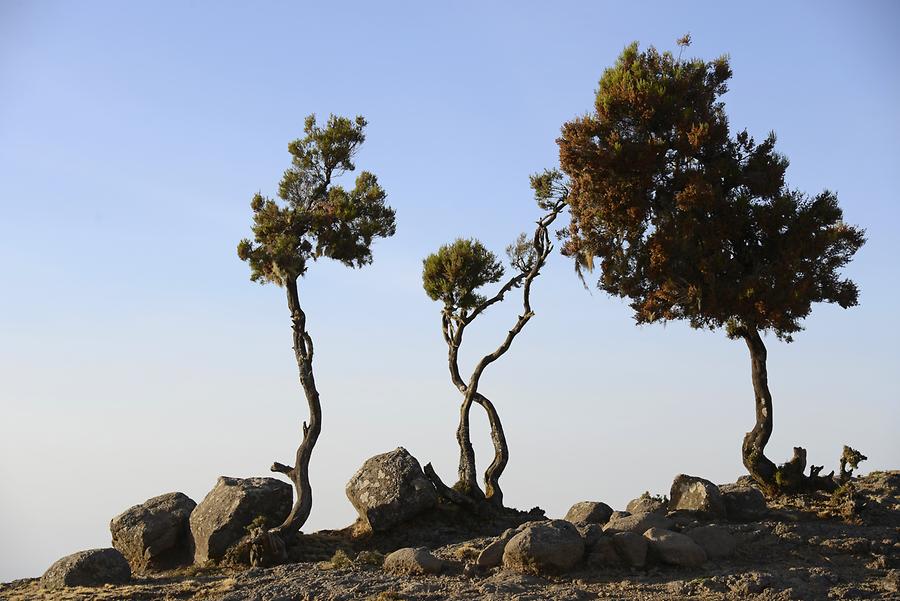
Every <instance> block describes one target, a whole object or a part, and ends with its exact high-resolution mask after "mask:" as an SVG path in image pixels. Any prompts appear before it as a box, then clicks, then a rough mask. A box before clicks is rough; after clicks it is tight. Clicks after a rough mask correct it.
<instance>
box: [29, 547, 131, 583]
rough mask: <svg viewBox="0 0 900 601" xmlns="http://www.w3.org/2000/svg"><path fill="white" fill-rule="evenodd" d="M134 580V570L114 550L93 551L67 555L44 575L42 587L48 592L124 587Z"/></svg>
mask: <svg viewBox="0 0 900 601" xmlns="http://www.w3.org/2000/svg"><path fill="white" fill-rule="evenodd" d="M129 580H131V567H129V565H128V561H126V560H125V557H124V556H123V555H122V554H121V553H119V552H118V551H116V550H115V549H91V550H89V551H79V552H78V553H72V554H71V555H66V556H65V557H63V558H62V559H59V560H57V561H56V562H55V563H54V564H53V565H52V566H50V567H49V568H48V569H47V571H46V572H44V575H43V576H41V586H43V587H44V588H48V589H56V588H63V587H66V586H101V585H104V584H125V583H126V582H128V581H129Z"/></svg>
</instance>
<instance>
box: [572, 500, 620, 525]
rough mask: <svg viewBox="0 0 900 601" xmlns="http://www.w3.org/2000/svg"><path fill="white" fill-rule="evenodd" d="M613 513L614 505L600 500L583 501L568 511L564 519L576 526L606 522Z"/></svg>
mask: <svg viewBox="0 0 900 601" xmlns="http://www.w3.org/2000/svg"><path fill="white" fill-rule="evenodd" d="M612 513H613V510H612V507H610V506H609V505H607V504H606V503H601V502H599V501H581V502H580V503H575V504H574V505H572V507H570V508H569V511H568V512H566V517H564V518H563V519H564V520H566V521H567V522H572V523H573V524H575V525H576V526H583V525H585V524H605V523H606V522H607V521H608V520H609V516H611V515H612Z"/></svg>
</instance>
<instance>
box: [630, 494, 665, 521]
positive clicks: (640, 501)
mask: <svg viewBox="0 0 900 601" xmlns="http://www.w3.org/2000/svg"><path fill="white" fill-rule="evenodd" d="M625 509H626V510H627V511H628V513H661V514H662V515H666V511H668V509H669V503H668V500H667V499H666V498H665V497H663V498H659V497H651V496H650V493H649V492H645V493H644V494H642V495H641V496H639V497H638V498H637V499H632V500H630V501H628V505H627V506H626V507H625Z"/></svg>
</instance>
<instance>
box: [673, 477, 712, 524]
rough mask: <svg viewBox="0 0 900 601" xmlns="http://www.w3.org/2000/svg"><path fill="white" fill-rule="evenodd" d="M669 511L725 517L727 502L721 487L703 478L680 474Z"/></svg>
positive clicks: (674, 482) (674, 483)
mask: <svg viewBox="0 0 900 601" xmlns="http://www.w3.org/2000/svg"><path fill="white" fill-rule="evenodd" d="M669 498H670V501H669V511H678V510H684V511H694V512H698V513H701V514H703V515H706V516H709V517H715V518H718V517H721V518H724V517H725V501H724V500H722V494H721V493H720V492H719V487H718V486H716V485H715V484H713V483H712V482H710V481H709V480H705V479H703V478H699V477H697V476H688V475H686V474H678V475H677V476H675V480H674V481H673V482H672V491H671V492H670V493H669Z"/></svg>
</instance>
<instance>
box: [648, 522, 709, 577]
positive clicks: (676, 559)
mask: <svg viewBox="0 0 900 601" xmlns="http://www.w3.org/2000/svg"><path fill="white" fill-rule="evenodd" d="M644 538H646V539H647V543H648V544H649V548H650V552H651V553H652V554H653V555H654V556H655V557H656V558H657V559H659V560H660V561H662V562H663V563H668V564H671V565H673V566H680V567H683V568H696V567H699V566H701V565H703V562H705V561H706V551H704V550H703V547H701V546H700V545H698V544H697V543H695V542H694V541H693V539H691V537H689V536H685V535H684V534H679V533H678V532H672V531H670V530H663V529H662V528H650V529H649V530H647V531H646V532H645V533H644Z"/></svg>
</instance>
